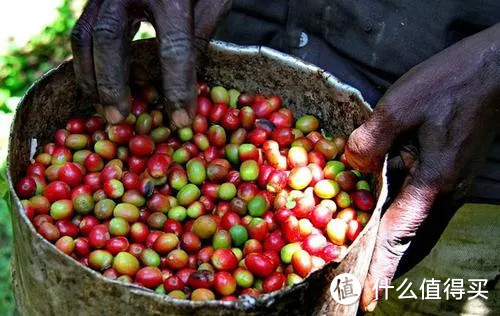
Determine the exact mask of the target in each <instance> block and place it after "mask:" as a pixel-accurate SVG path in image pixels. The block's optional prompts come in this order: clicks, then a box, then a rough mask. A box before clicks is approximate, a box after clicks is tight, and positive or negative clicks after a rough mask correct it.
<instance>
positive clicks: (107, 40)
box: [93, 0, 131, 123]
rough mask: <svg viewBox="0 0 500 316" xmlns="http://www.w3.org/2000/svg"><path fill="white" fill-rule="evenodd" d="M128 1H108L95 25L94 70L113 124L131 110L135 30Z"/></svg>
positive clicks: (106, 111) (105, 108)
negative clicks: (131, 46) (131, 49)
mask: <svg viewBox="0 0 500 316" xmlns="http://www.w3.org/2000/svg"><path fill="white" fill-rule="evenodd" d="M129 22H130V20H129V16H128V14H127V6H126V5H125V3H124V1H120V0H107V1H106V2H105V3H104V4H103V5H102V8H101V12H100V14H99V16H98V18H97V21H96V24H95V27H94V36H93V53H94V69H95V78H96V83H97V90H98V94H99V99H100V103H101V105H102V107H103V112H104V113H103V114H104V116H105V117H106V119H107V120H108V121H109V122H111V123H117V122H120V121H122V120H123V119H125V117H126V116H127V114H128V113H129V110H130V91H129V88H128V84H127V78H128V71H129V65H128V58H127V57H128V44H129V34H130V33H131V30H130V27H131V26H130V25H131V23H129Z"/></svg>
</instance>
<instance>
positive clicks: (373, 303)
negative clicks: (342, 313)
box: [366, 301, 378, 313]
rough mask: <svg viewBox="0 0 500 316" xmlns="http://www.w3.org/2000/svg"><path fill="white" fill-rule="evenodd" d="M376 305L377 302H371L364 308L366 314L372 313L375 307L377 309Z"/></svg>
mask: <svg viewBox="0 0 500 316" xmlns="http://www.w3.org/2000/svg"><path fill="white" fill-rule="evenodd" d="M377 303H378V302H377V301H372V302H371V303H370V304H368V305H367V306H366V311H367V312H368V313H371V312H373V311H374V310H375V307H377Z"/></svg>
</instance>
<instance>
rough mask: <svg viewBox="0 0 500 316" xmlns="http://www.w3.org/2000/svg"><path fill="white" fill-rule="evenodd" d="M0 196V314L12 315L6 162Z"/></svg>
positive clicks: (1, 180)
mask: <svg viewBox="0 0 500 316" xmlns="http://www.w3.org/2000/svg"><path fill="white" fill-rule="evenodd" d="M0 197H1V199H0V315H12V314H14V311H15V303H14V299H13V296H12V289H11V282H10V254H11V249H12V225H11V214H10V200H9V188H8V185H7V181H6V180H5V163H4V164H3V165H2V167H1V169H0Z"/></svg>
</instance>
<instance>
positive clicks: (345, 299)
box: [330, 273, 361, 305]
mask: <svg viewBox="0 0 500 316" xmlns="http://www.w3.org/2000/svg"><path fill="white" fill-rule="evenodd" d="M330 294H331V295H332V297H333V299H334V300H335V302H337V303H339V304H341V305H351V304H354V303H356V302H357V301H358V300H359V297H360V296H361V283H360V282H359V280H358V279H357V278H356V277H355V276H354V275H352V274H350V273H342V274H339V275H337V276H336V277H335V279H333V281H332V284H330Z"/></svg>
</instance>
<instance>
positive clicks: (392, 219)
mask: <svg viewBox="0 0 500 316" xmlns="http://www.w3.org/2000/svg"><path fill="white" fill-rule="evenodd" d="M426 170H428V169H426V167H419V168H417V170H416V171H415V174H414V176H413V177H411V176H410V177H409V178H408V179H407V181H406V182H407V184H406V186H405V187H404V188H403V189H402V191H401V192H400V193H399V195H398V196H397V197H396V199H395V200H394V202H393V203H392V205H391V206H390V207H389V209H388V210H387V212H386V213H385V214H384V216H383V217H382V220H381V222H380V226H379V231H378V236H377V242H376V245H375V250H374V253H373V257H372V261H371V264H370V269H369V271H368V276H367V279H366V281H365V285H364V288H363V293H362V295H361V301H360V306H361V309H362V310H363V311H365V312H371V311H373V309H374V308H375V306H376V304H377V299H376V297H377V296H376V293H375V290H374V289H373V288H374V286H375V285H376V282H377V280H378V281H379V284H385V282H386V281H387V282H390V280H392V278H393V276H394V273H395V272H396V269H397V267H398V264H399V261H400V260H401V257H402V256H403V254H404V253H405V251H406V250H407V249H408V247H409V246H410V243H411V239H412V238H413V237H414V236H415V234H416V232H417V230H418V228H419V227H420V225H421V224H422V222H423V221H424V219H425V218H426V217H427V215H428V214H429V211H430V209H431V208H432V206H433V203H434V200H435V199H436V197H437V194H438V193H439V189H438V184H437V183H438V177H439V175H437V174H434V175H433V174H430V173H429V172H428V171H426ZM379 294H381V293H379ZM380 297H381V295H379V296H378V298H380Z"/></svg>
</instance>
